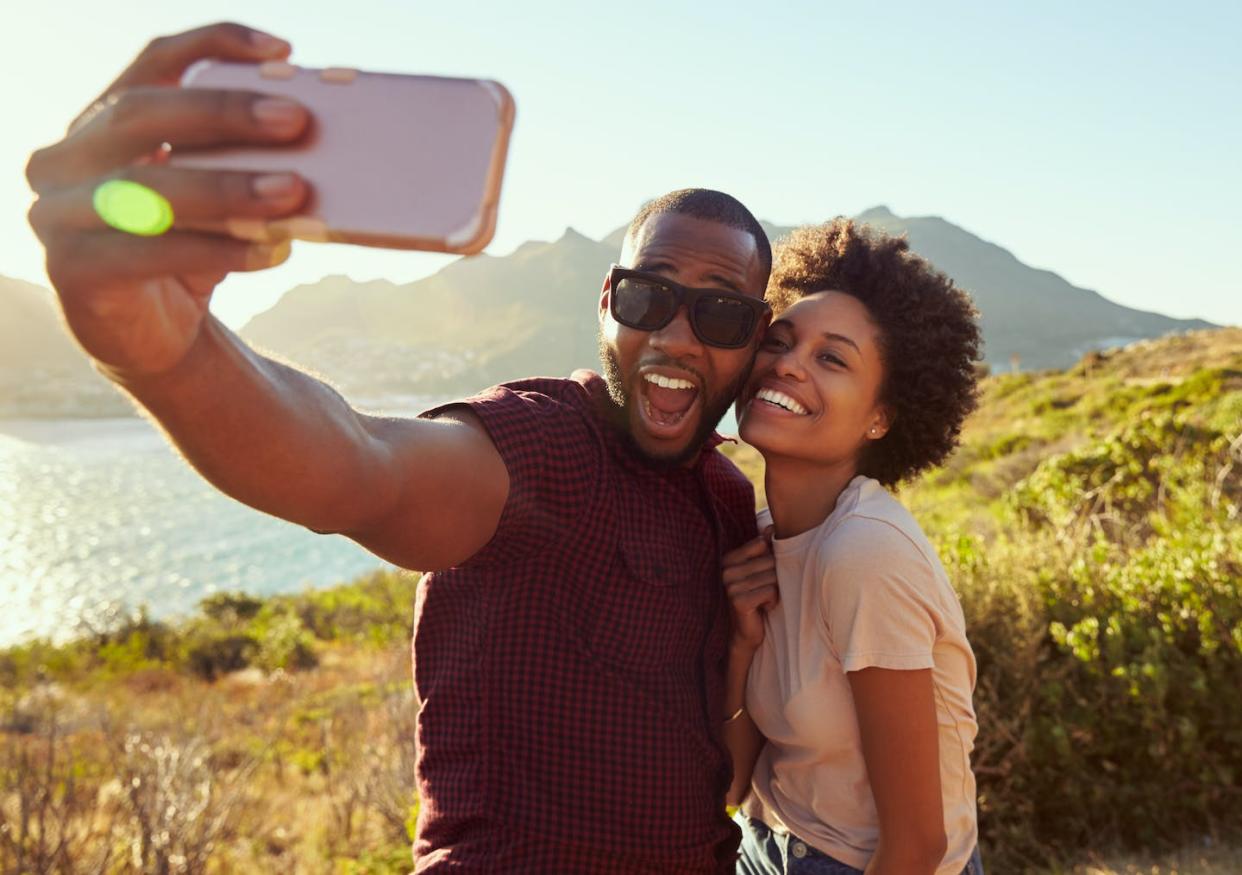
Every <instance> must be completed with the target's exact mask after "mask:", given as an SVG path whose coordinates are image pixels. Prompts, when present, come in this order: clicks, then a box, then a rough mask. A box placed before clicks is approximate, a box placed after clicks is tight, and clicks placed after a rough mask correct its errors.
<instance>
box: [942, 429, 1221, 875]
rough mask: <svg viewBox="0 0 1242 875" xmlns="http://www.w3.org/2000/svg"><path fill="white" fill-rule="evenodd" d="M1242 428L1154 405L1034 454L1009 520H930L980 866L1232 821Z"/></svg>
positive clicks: (1007, 506) (1026, 862)
mask: <svg viewBox="0 0 1242 875" xmlns="http://www.w3.org/2000/svg"><path fill="white" fill-rule="evenodd" d="M1236 443H1237V440H1236V438H1235V439H1234V440H1233V441H1232V442H1231V440H1230V439H1229V437H1228V436H1227V435H1225V434H1222V433H1221V432H1219V431H1217V430H1215V429H1213V428H1210V427H1205V426H1202V425H1199V424H1194V423H1192V422H1190V421H1189V420H1187V419H1185V418H1179V416H1176V415H1172V414H1169V413H1158V414H1153V415H1146V416H1144V417H1142V418H1140V419H1139V420H1138V421H1136V422H1133V423H1131V424H1129V425H1126V426H1124V427H1122V428H1119V429H1116V430H1115V431H1114V432H1113V433H1111V434H1108V435H1106V436H1104V437H1102V438H1100V439H1098V440H1095V441H1092V442H1090V443H1088V444H1086V445H1084V446H1082V447H1081V448H1080V449H1078V450H1076V451H1074V452H1071V453H1068V454H1065V455H1061V456H1056V457H1052V458H1049V459H1046V460H1044V461H1043V462H1042V463H1041V464H1040V465H1039V466H1038V467H1037V468H1036V469H1035V471H1034V472H1033V473H1031V474H1030V475H1029V476H1028V477H1027V478H1025V479H1024V480H1023V481H1021V482H1020V483H1019V484H1017V486H1016V487H1015V488H1014V490H1012V492H1011V493H1010V495H1009V496H1008V497H1007V499H1006V501H1005V502H1004V505H1003V507H1004V510H1005V511H1006V512H1007V513H1008V515H1009V516H1008V518H1007V524H1006V525H1005V526H1004V527H1003V532H1004V534H1003V536H1002V537H998V538H995V539H993V540H992V542H991V543H987V544H985V543H984V542H983V540H982V539H981V538H979V537H978V536H976V535H972V534H968V533H967V534H963V533H961V532H942V533H941V534H940V537H939V539H938V540H939V543H938V548H939V550H940V553H941V556H942V559H943V560H944V562H945V565H946V567H947V568H948V570H949V573H950V576H951V577H952V579H953V580H954V583H955V585H956V586H957V587H958V589H959V592H960V595H961V599H962V604H963V609H964V611H965V613H966V617H967V627H968V630H969V634H970V640H971V643H972V645H973V646H974V649H975V652H976V656H977V659H978V664H979V683H978V689H977V692H976V696H975V702H976V708H977V711H978V716H979V723H980V734H979V740H978V748H977V750H976V756H975V766H976V774H977V776H978V783H979V791H980V819H981V836H982V841H983V843H984V846H985V850H986V852H987V853H986V856H987V857H988V863H989V868H991V869H994V870H998V871H1003V872H1013V871H1023V870H1024V869H1025V868H1026V867H1028V866H1030V865H1032V863H1034V862H1041V863H1044V864H1052V863H1056V862H1058V861H1061V862H1063V861H1064V860H1066V859H1067V858H1072V857H1073V856H1074V852H1075V851H1079V850H1082V849H1087V848H1094V849H1099V848H1107V847H1122V848H1128V849H1135V850H1138V849H1142V850H1147V851H1160V850H1165V849H1172V848H1175V847H1179V846H1184V845H1187V844H1197V843H1198V842H1200V841H1202V840H1203V838H1204V837H1205V836H1211V835H1216V836H1220V837H1232V839H1234V840H1236V839H1237V837H1238V836H1239V834H1240V833H1242V822H1240V821H1239V820H1238V819H1237V817H1236V810H1237V804H1238V800H1239V797H1238V789H1237V788H1238V786H1239V783H1240V782H1242V695H1239V692H1240V691H1242V525H1239V520H1238V516H1239V508H1238V502H1237V496H1238V494H1239V491H1238V490H1239V469H1242V465H1238V464H1237V462H1238V460H1236V459H1235V458H1234V455H1233V454H1234V453H1236Z"/></svg>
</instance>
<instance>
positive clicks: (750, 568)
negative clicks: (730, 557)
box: [721, 554, 776, 586]
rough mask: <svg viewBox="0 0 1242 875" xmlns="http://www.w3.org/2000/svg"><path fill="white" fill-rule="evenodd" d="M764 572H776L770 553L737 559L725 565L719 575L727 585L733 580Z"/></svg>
mask: <svg viewBox="0 0 1242 875" xmlns="http://www.w3.org/2000/svg"><path fill="white" fill-rule="evenodd" d="M765 572H772V573H773V574H775V573H776V559H775V558H774V557H773V556H772V555H771V554H764V555H760V556H756V557H754V558H753V559H746V560H739V561H736V562H734V563H733V564H732V565H726V566H725V567H724V568H723V570H722V571H721V577H722V578H723V579H724V582H725V585H726V586H727V585H729V584H730V583H733V582H734V581H737V580H745V579H746V578H748V577H752V576H754V575H756V574H763V573H765Z"/></svg>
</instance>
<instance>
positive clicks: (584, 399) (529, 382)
mask: <svg viewBox="0 0 1242 875" xmlns="http://www.w3.org/2000/svg"><path fill="white" fill-rule="evenodd" d="M595 381H600V382H602V380H601V378H600V377H599V375H597V374H595V373H594V372H592V371H574V373H573V376H571V377H569V378H568V379H566V378H561V377H527V378H525V379H522V380H509V381H506V382H504V383H497V384H496V385H495V386H492V387H491V388H490V389H486V390H484V391H483V392H480V393H479V395H477V396H475V397H486V396H489V395H494V394H496V393H506V392H508V393H513V394H516V395H521V396H526V397H531V396H534V397H536V398H538V397H540V396H542V397H544V398H547V399H549V400H550V401H553V402H557V403H559V404H564V405H566V406H567V407H569V408H575V409H588V408H589V407H590V406H591V402H592V398H593V396H594V395H595V394H596V392H595V390H596V386H595V385H594V382H595Z"/></svg>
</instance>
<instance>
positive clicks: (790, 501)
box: [763, 457, 858, 538]
mask: <svg viewBox="0 0 1242 875" xmlns="http://www.w3.org/2000/svg"><path fill="white" fill-rule="evenodd" d="M765 463H766V464H765V467H764V472H763V488H764V492H765V493H766V494H767V498H768V510H769V511H770V512H771V513H772V524H773V526H774V527H775V535H776V537H778V538H792V537H793V536H794V535H800V534H802V533H803V532H806V531H810V530H811V529H813V528H815V527H816V526H818V525H819V524H820V523H822V522H823V521H824V520H826V519H828V515H829V514H831V513H832V511H833V508H835V507H836V506H837V499H838V498H839V497H840V496H841V493H842V492H844V491H845V487H846V486H848V485H849V482H850V481H851V480H853V479H854V475H855V474H857V473H858V470H857V467H858V466H857V464H856V463H855V461H854V460H853V459H848V460H845V461H842V462H837V463H824V462H807V461H804V460H802V459H788V458H783V457H774V458H770V459H765Z"/></svg>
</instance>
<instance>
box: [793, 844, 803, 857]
mask: <svg viewBox="0 0 1242 875" xmlns="http://www.w3.org/2000/svg"><path fill="white" fill-rule="evenodd" d="M793 855H794V856H795V857H797V858H798V859H799V860H801V859H802V858H803V857H805V856H806V845H804V844H803V843H802V842H794V843H793Z"/></svg>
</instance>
